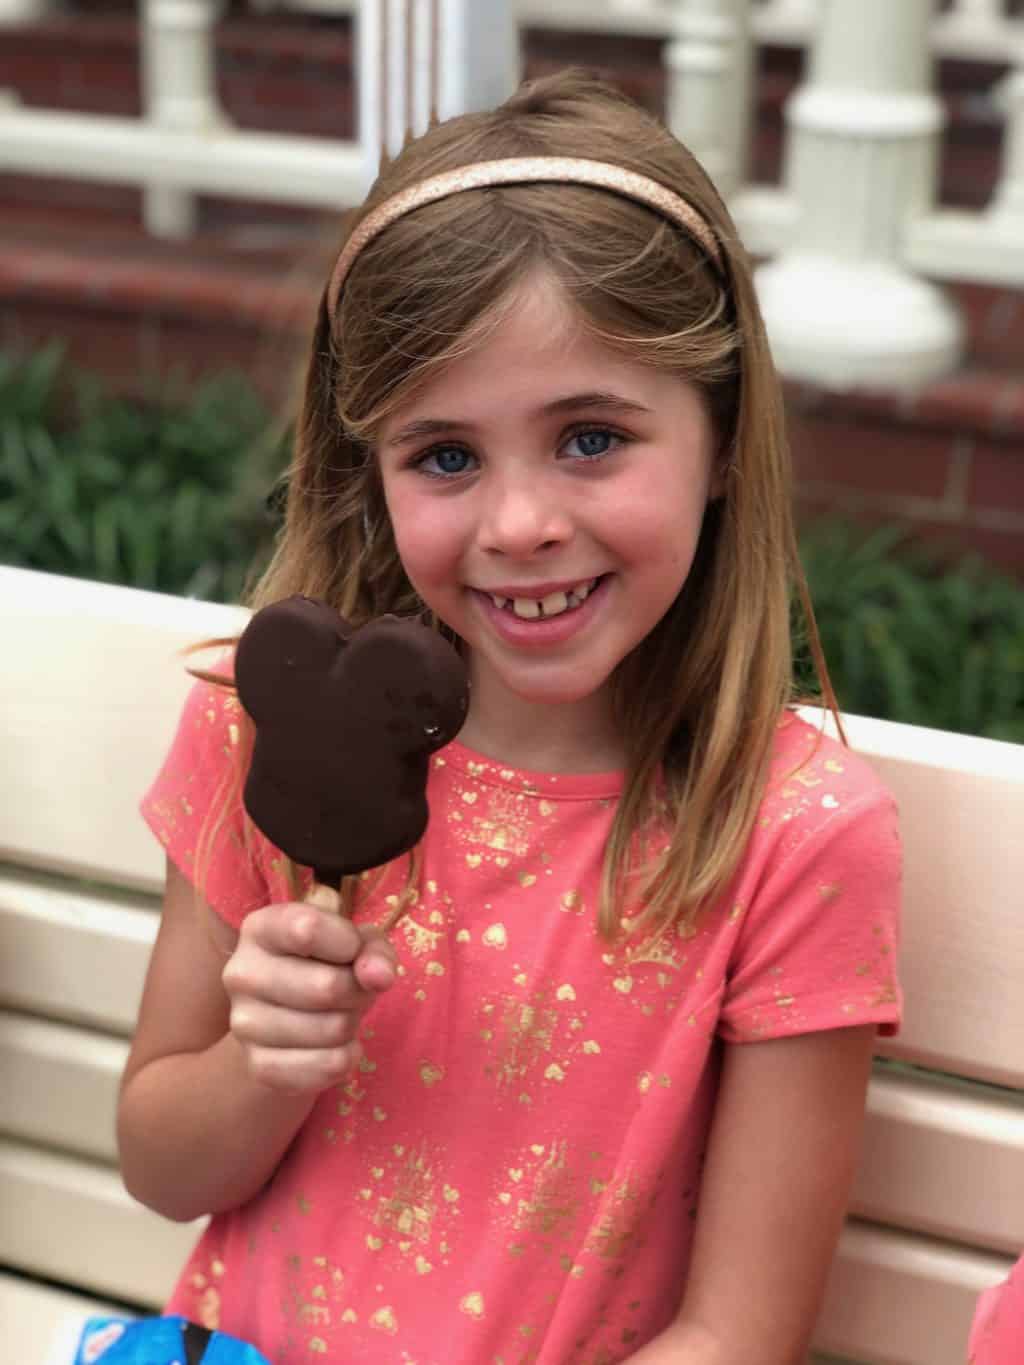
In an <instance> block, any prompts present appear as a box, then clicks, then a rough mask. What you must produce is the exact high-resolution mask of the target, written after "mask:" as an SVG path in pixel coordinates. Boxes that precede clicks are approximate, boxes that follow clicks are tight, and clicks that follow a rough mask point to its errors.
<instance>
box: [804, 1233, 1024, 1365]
mask: <svg viewBox="0 0 1024 1365" xmlns="http://www.w3.org/2000/svg"><path fill="white" fill-rule="evenodd" d="M1011 1265H1012V1261H1011V1260H1010V1259H1009V1258H1008V1257H1000V1256H992V1255H989V1254H986V1253H982V1252H977V1251H971V1250H967V1249H965V1248H962V1247H956V1246H949V1245H947V1244H946V1243H943V1242H938V1241H930V1240H928V1239H926V1238H919V1237H908V1236H903V1235H901V1234H898V1233H892V1232H888V1231H886V1230H885V1229H883V1228H878V1227H875V1226H873V1225H872V1224H870V1223H860V1222H856V1221H850V1222H848V1223H847V1225H846V1227H845V1228H844V1230H843V1235H842V1239H841V1241H840V1245H839V1253H838V1255H837V1256H836V1259H835V1263H834V1265H833V1268H832V1274H831V1276H830V1278H829V1283H828V1288H827V1291H826V1295H825V1302H824V1305H823V1309H822V1313H821V1317H820V1318H819V1321H818V1328H817V1331H816V1332H815V1334H814V1345H815V1346H816V1347H817V1348H818V1349H820V1350H825V1351H831V1352H834V1353H836V1354H837V1355H841V1356H844V1357H849V1358H851V1359H854V1360H863V1361H870V1362H871V1365H964V1361H965V1359H966V1354H967V1337H968V1334H969V1331H970V1324H971V1319H972V1317H973V1314H974V1308H975V1304H976V1302H977V1298H978V1295H979V1294H980V1293H981V1292H982V1290H984V1289H988V1288H989V1287H990V1286H992V1285H994V1284H999V1283H1000V1281H1002V1280H1004V1279H1005V1278H1006V1276H1007V1275H1008V1274H1009V1272H1010V1267H1011Z"/></svg>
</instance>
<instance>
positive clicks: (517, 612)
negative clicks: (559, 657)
mask: <svg viewBox="0 0 1024 1365" xmlns="http://www.w3.org/2000/svg"><path fill="white" fill-rule="evenodd" d="M600 581H601V580H600V578H587V579H584V580H583V581H582V582H581V583H576V584H575V585H574V586H573V587H571V588H570V589H569V590H568V591H567V592H553V593H549V594H548V596H547V597H500V596H499V595H498V594H496V593H493V592H491V593H488V594H487V596H488V597H489V598H490V599H491V601H492V602H493V603H494V605H495V606H496V607H498V608H499V610H501V611H507V612H510V613H511V614H512V615H513V616H518V617H519V619H520V620H521V621H546V620H550V619H551V617H553V616H562V615H564V614H565V612H567V611H572V610H574V608H576V607H582V605H583V603H584V602H585V601H586V600H587V598H588V597H589V596H590V594H591V593H592V592H593V591H594V589H595V588H596V587H597V585H598V583H599V582H600Z"/></svg>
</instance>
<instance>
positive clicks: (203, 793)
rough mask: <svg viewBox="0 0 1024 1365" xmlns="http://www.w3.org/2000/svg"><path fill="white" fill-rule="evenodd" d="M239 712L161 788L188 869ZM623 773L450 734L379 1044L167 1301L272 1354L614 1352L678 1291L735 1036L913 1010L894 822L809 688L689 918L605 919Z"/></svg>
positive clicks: (211, 875)
mask: <svg viewBox="0 0 1024 1365" xmlns="http://www.w3.org/2000/svg"><path fill="white" fill-rule="evenodd" d="M236 721H237V702H236V701H235V700H234V698H232V697H230V696H226V695H224V694H220V693H217V692H215V691H213V690H212V689H210V688H209V687H207V686H205V685H199V686H197V687H196V689H195V690H194V691H193V693H192V695H191V698H190V700H189V702H188V705H187V707H186V710H185V713H184V716H183V719H182V722H181V726H180V729H179V731H178V735H177V738H176V740H175V742H174V745H173V747H172V749H171V752H170V754H169V756H168V759H167V761H166V764H165V766H164V768H163V770H162V772H161V773H160V775H159V777H158V778H157V780H156V783H155V785H154V786H153V788H152V790H151V791H150V793H149V794H148V796H147V797H146V799H145V801H144V805H143V810H144V814H145V817H146V819H147V820H148V822H149V823H150V825H151V826H152V828H153V829H154V831H155V832H156V833H157V835H158V836H159V838H160V839H161V840H162V842H163V843H164V845H165V847H166V848H167V851H168V853H169V855H170V856H171V858H172V859H174V861H175V862H176V863H177V864H178V865H179V866H180V867H181V868H182V870H183V871H184V872H185V873H186V874H189V875H192V876H195V867H196V851H197V848H198V843H199V831H200V828H201V825H202V822H203V819H204V817H205V815H206V814H207V811H208V809H209V807H210V803H211V800H212V798H213V793H214V792H215V790H216V789H217V787H218V785H219V783H220V782H221V779H222V775H223V773H224V770H225V765H226V764H227V763H228V762H229V755H230V751H231V746H232V742H233V734H234V733H235V732H234V731H233V730H232V727H233V726H234V725H235V724H236ZM794 770H795V771H794ZM621 783H622V779H621V775H620V774H617V773H610V774H599V775H587V776H564V775H561V776H555V775H550V774H538V773H528V772H522V771H518V770H516V769H514V768H510V767H506V766H505V765H503V764H500V763H495V762H493V761H490V760H488V759H485V758H483V757H481V756H479V755H477V754H474V753H472V752H470V751H469V750H467V749H466V748H464V747H463V746H462V745H460V744H459V743H457V742H456V743H453V744H451V745H449V746H448V747H447V748H446V749H444V750H442V751H441V753H440V754H438V755H436V756H435V758H434V760H433V762H432V766H431V772H430V784H429V791H428V795H429V801H430V809H431V820H430V825H429V828H428V831H427V834H426V836H425V838H424V841H423V844H422V876H421V880H420V883H419V894H418V897H417V899H416V901H415V903H414V904H413V906H412V907H411V908H410V909H409V910H408V911H407V912H406V914H405V916H404V918H403V919H402V921H401V922H400V924H399V925H398V927H397V928H396V929H395V930H394V931H393V933H392V938H393V940H394V942H395V945H396V947H397V949H398V952H399V957H400V963H401V965H400V968H399V980H398V981H397V982H396V984H395V986H394V987H393V988H392V990H390V991H389V992H388V993H387V994H386V995H385V996H383V997H382V998H381V999H380V1000H379V1001H378V1002H377V1003H376V1004H375V1005H374V1007H373V1009H372V1010H371V1012H370V1013H369V1015H368V1016H367V1018H366V1021H365V1024H364V1027H363V1031H362V1035H361V1036H362V1039H363V1043H364V1046H365V1052H366V1056H365V1059H364V1061H363V1062H362V1064H361V1067H360V1070H359V1071H358V1073H357V1075H356V1076H355V1077H354V1079H352V1080H350V1081H349V1082H347V1083H346V1084H343V1085H340V1086H337V1087H334V1088H332V1089H329V1090H327V1091H325V1092H324V1093H323V1094H322V1095H321V1096H320V1098H319V1099H318V1101H317V1103H316V1105H315V1107H314V1109H313V1111H312V1113H311V1114H310V1117H309V1119H308V1120H307V1122H306V1124H305V1125H304V1127H303V1129H302V1131H301V1132H300V1133H299V1134H298V1136H297V1137H296V1139H295V1141H294V1142H293V1144H292V1146H291V1147H290V1149H289V1151H288V1152H287V1154H286V1156H285V1157H284V1159H283V1160H282V1162H281V1164H280V1166H279V1167H278V1169H277V1171H276V1173H275V1175H274V1178H273V1180H272V1181H271V1182H270V1183H269V1184H268V1185H267V1187H266V1188H265V1189H264V1190H263V1191H262V1192H261V1193H260V1194H259V1195H257V1196H256V1197H255V1198H254V1199H253V1200H251V1201H250V1203H249V1204H247V1205H246V1206H245V1207H243V1208H240V1209H236V1210H234V1211H233V1212H231V1213H227V1214H222V1215H219V1216H217V1217H215V1218H214V1219H213V1220H212V1223H211V1225H210V1227H209V1229H208V1230H207V1231H206V1232H205V1234H204V1235H203V1237H202V1239H201V1240H200V1242H199V1244H198V1246H197V1248H196V1250H195V1253H194V1254H193V1256H192V1258H191V1259H190V1261H189V1263H188V1265H187V1267H186V1268H185V1271H184V1272H183V1275H182V1277H181V1280H180V1282H179V1284H178V1287H177V1289H176V1290H175V1293H174V1296H173V1298H172V1300H171V1302H170V1304H169V1310H170V1311H174V1312H180V1313H184V1314H186V1315H187V1316H189V1317H191V1318H193V1319H195V1320H198V1321H199V1322H201V1323H204V1324H206V1325H208V1326H220V1327H221V1328H222V1329H224V1330H226V1331H228V1332H232V1333H235V1334H237V1335H239V1336H242V1337H244V1338H246V1339H248V1340H250V1341H252V1342H253V1343H254V1344H255V1345H257V1346H258V1347H260V1349H262V1350H263V1351H264V1352H265V1353H266V1355H267V1356H268V1357H269V1358H270V1359H271V1360H272V1361H273V1362H274V1365H299V1362H317V1361H320V1360H322V1359H324V1358H325V1357H326V1358H327V1359H328V1360H330V1361H336V1362H338V1365H342V1362H344V1363H345V1365H348V1362H353V1363H354V1362H362V1361H367V1362H369V1361H372V1362H374V1365H385V1363H390V1362H394V1365H399V1363H402V1365H413V1362H415V1365H434V1363H435V1362H436V1365H441V1362H444V1365H448V1363H449V1362H451V1361H460V1362H467V1365H468V1363H469V1362H488V1365H490V1362H493V1361H502V1362H505V1365H512V1362H522V1361H531V1362H539V1363H540V1365H598V1363H599V1362H600V1363H601V1365H612V1363H613V1362H616V1361H620V1360H623V1359H625V1358H626V1357H627V1356H629V1355H631V1354H632V1353H633V1352H635V1351H636V1350H638V1349H639V1347H640V1346H641V1345H642V1344H643V1343H644V1342H645V1341H647V1340H648V1339H650V1338H651V1337H652V1336H654V1335H655V1334H656V1333H657V1332H658V1331H660V1330H661V1329H662V1328H664V1327H665V1326H666V1325H667V1324H668V1323H669V1322H670V1321H671V1320H672V1318H673V1317H674V1315H675V1312H676V1311H677V1307H678V1304H679V1301H680V1296H681V1292H682V1288H683V1285H684V1282H685V1278H686V1272H687V1266H688V1262H689V1253H690V1241H691V1233H692V1228H693V1224H694V1220H695V1218H696V1213H697V1205H698V1197H699V1192H700V1171H701V1161H702V1156H703V1152H704V1148H705V1143H706V1140H707V1134H708V1127H709V1121H710V1116H711V1112H712V1108H713V1105H714V1101H715V1094H716V1089H717V1084H718V1078H719V1071H720V1062H721V1055H722V1047H723V1044H726V1043H747V1042H752V1041H755V1040H758V1039H767V1038H776V1037H781V1036H784V1035H789V1034H799V1033H806V1032H809V1031H812V1030H819V1029H831V1028H839V1027H842V1026H844V1025H858V1024H867V1023H873V1024H876V1025H879V1026H880V1027H881V1029H882V1031H884V1032H889V1033H891V1032H892V1031H893V1030H894V1028H895V1025H896V1023H897V1021H898V1018H899V1011H900V993H899V987H898V984H897V980H896V975H895V968H896V947H897V910H898V899H899V872H900V853H899V840H898V833H897V824H896V814H895V809H894V805H893V802H892V799H891V798H890V796H889V795H888V794H887V792H886V791H885V789H884V788H883V787H882V786H881V785H880V783H879V782H878V780H877V779H876V777H875V776H874V775H873V774H872V773H871V771H870V770H869V769H868V767H867V766H866V765H865V764H864V762H863V761H861V760H860V759H858V758H856V757H855V756H854V755H852V754H850V753H849V752H847V751H846V750H844V749H842V748H841V747H839V746H838V745H837V744H835V743H834V742H832V741H830V740H828V739H819V736H818V734H817V732H816V731H815V730H814V729H812V728H811V727H809V726H808V725H806V724H805V723H804V722H803V721H802V720H800V719H799V718H797V717H796V716H793V715H786V716H785V717H784V718H783V720H782V721H781V722H780V725H779V729H778V736H777V744H776V752H775V758H774V763H773V775H772V780H771V784H770V789H769V791H768V793H767V795H766V797H765V799H764V801H763V804H762V807H761V810H760V812H759V815H758V818H757V822H756V825H755V828H754V833H753V835H752V837H751V840H750V844H749V848H748V849H747V852H746V854H745V857H744V859H743V862H742V864H741V866H740V868H739V870H738V872H737V874H736V876H735V877H734V879H733V882H732V884H731V886H730V889H729V891H728V893H727V894H726V895H724V896H723V897H722V898H721V900H720V901H719V902H718V903H717V904H716V905H714V906H713V907H711V908H709V909H708V910H707V911H706V912H705V913H704V914H703V916H702V917H701V919H700V921H699V923H698V926H697V928H696V929H695V930H688V931H677V932H672V933H671V934H669V935H667V936H666V937H664V938H663V939H662V940H661V941H659V942H651V941H644V940H643V939H640V938H637V937H630V938H626V939H624V940H622V941H621V942H619V943H617V944H615V945H609V944H608V943H607V942H606V941H604V940H602V939H601V938H600V937H599V936H598V935H597V932H596V929H595V919H594V913H595V906H596V903H597V899H598V887H599V879H600V871H601V864H602V858H603V853H604V848H605V842H606V840H607V837H608V832H609V829H610V826H611V822H612V817H613V814H614V807H615V802H616V798H617V796H618V794H619V792H620V788H621ZM241 828H242V827H241V819H240V816H239V815H238V813H237V812H236V813H235V815H234V817H233V818H232V819H231V820H229V821H228V822H227V823H226V824H225V825H224V827H223V828H222V829H221V831H220V834H219V836H218V838H217V840H216V841H215V845H214V848H213V852H212V856H211V859H210V863H209V872H208V876H207V879H206V882H205V887H204V890H205V894H206V897H207V899H208V900H209V902H210V903H211V905H212V906H213V907H214V909H215V910H216V911H217V912H218V913H219V914H220V915H222V916H223V917H224V919H225V920H227V921H228V922H229V923H230V924H232V925H238V924H239V923H240V922H241V920H242V918H243V917H244V915H245V914H246V913H247V912H248V911H249V910H251V909H253V908H255V907H256V906H260V905H264V904H267V903H268V902H272V901H274V900H280V899H284V898H287V896H288V891H287V887H286V885H285V883H284V881H283V877H282V873H281V867H280V862H279V857H278V855H277V853H276V851H275V850H273V849H272V848H271V847H270V846H269V845H267V844H266V843H265V841H263V840H262V839H260V838H257V839H256V840H255V848H254V854H255V856H254V858H253V859H252V861H250V860H249V857H248V855H247V852H246V848H245V841H244V839H243V837H242V833H241ZM406 867H407V861H406V860H400V861H399V862H398V863H396V864H392V865H390V866H389V867H388V869H386V871H385V873H384V875H383V878H382V880H381V881H380V882H379V883H378V884H376V885H372V884H371V882H369V881H367V883H366V885H367V887H368V888H369V889H368V891H367V894H366V895H365V898H364V899H363V901H362V903H361V905H360V907H359V909H358V910H357V913H356V918H357V919H358V920H360V921H363V920H365V921H370V922H372V921H377V920H380V919H381V918H382V917H383V916H384V915H385V914H386V913H387V911H388V909H389V898H391V897H394V896H395V895H396V894H397V893H398V891H399V890H400V889H401V887H402V886H403V885H404V881H405V874H406ZM392 903H393V901H392Z"/></svg>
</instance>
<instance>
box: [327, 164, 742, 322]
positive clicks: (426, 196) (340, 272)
mask: <svg viewBox="0 0 1024 1365" xmlns="http://www.w3.org/2000/svg"><path fill="white" fill-rule="evenodd" d="M558 180H562V181H566V182H567V183H569V184H574V185H594V186H596V187H597V188H598V189H602V190H611V191H613V192H614V193H615V194H621V195H623V196H624V197H625V198H626V199H636V200H638V201H639V202H640V203H641V204H646V205H647V206H648V208H652V209H656V210H657V211H658V212H659V213H660V214H662V215H663V216H664V217H665V218H668V219H670V220H671V221H672V222H674V223H678V224H679V226H680V227H682V228H685V229H686V231H687V232H689V233H690V235H691V236H692V237H695V238H696V239H697V241H698V242H699V243H700V245H701V246H702V247H703V248H704V250H705V252H706V253H707V255H708V256H710V257H711V259H712V260H713V261H714V263H715V265H716V266H717V267H718V269H719V270H720V271H721V270H722V269H723V268H724V267H723V261H722V250H721V247H720V246H719V244H718V242H717V241H716V239H715V235H714V233H713V232H712V230H711V227H710V225H709V224H708V223H707V222H706V220H705V219H704V218H702V217H701V216H700V214H699V213H698V212H697V210H696V209H695V208H693V207H692V205H690V204H688V203H687V202H686V200H685V199H681V198H680V197H679V195H678V194H674V193H673V192H672V190H669V189H666V188H665V186H664V185H661V184H659V183H658V181H656V180H650V179H648V177H647V176H646V175H639V174H638V173H637V172H636V171H627V170H626V169H625V168H624V167H622V166H614V165H612V164H611V163H610V162H607V161H587V160H585V159H583V158H580V157H574V156H525V157H508V158H505V159H504V160H501V161H478V162H476V163H475V164H474V165H470V166H460V167H459V169H458V170H457V171H446V172H444V174H443V175H434V176H431V177H430V179H429V180H422V181H421V182H420V183H419V184H418V185H411V186H410V187H409V189H407V190H402V191H401V192H400V193H398V194H396V195H393V196H392V197H391V198H390V199H385V201H384V203H383V204H381V205H379V206H378V207H377V208H375V209H374V210H373V211H372V212H371V213H368V214H367V215H366V217H365V218H364V219H363V221H362V222H361V223H360V224H359V226H358V227H357V228H356V230H355V231H354V232H353V233H352V236H351V237H350V238H349V239H348V241H347V242H346V243H345V245H344V247H343V248H342V251H341V255H340V256H339V257H338V263H337V265H335V267H334V274H333V275H332V276H331V281H330V284H329V285H328V286H327V308H328V312H329V314H330V315H331V316H332V317H333V315H334V310H335V309H336V308H337V306H338V295H339V294H340V293H341V286H342V285H343V284H344V282H345V277H346V276H347V275H348V272H349V271H350V270H351V268H352V263H353V261H354V260H355V259H356V257H357V256H358V255H359V253H360V251H362V249H363V247H364V246H366V245H367V244H368V243H369V242H372V241H373V239H374V238H375V237H377V236H379V234H380V233H382V232H383V231H384V229H385V228H387V227H390V226H391V224H392V223H393V222H395V221H396V220H397V219H398V218H401V217H403V216H404V215H405V214H407V213H412V212H413V210H414V209H419V208H423V206H424V205H425V204H433V203H435V202H436V201H437V200H438V199H446V198H447V197H448V196H449V195H451V194H460V193H461V192H462V191H463V190H478V189H482V188H484V187H485V186H488V185H522V184H528V183H530V182H537V181H558Z"/></svg>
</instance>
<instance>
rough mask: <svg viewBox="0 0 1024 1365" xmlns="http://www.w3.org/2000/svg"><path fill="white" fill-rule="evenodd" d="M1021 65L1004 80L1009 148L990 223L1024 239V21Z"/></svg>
mask: <svg viewBox="0 0 1024 1365" xmlns="http://www.w3.org/2000/svg"><path fill="white" fill-rule="evenodd" d="M1016 57H1017V67H1016V69H1015V70H1014V71H1013V73H1012V74H1011V75H1010V76H1009V77H1008V78H1007V80H1006V81H1005V82H1004V83H1003V87H1002V89H1001V91H1000V102H1001V103H1002V105H1003V107H1004V109H1005V111H1006V149H1005V152H1004V155H1003V168H1002V174H1001V177H1000V180H999V185H998V187H997V188H996V193H995V198H994V200H993V203H992V208H991V211H990V213H989V215H988V226H989V227H990V228H991V229H993V230H994V231H995V232H996V233H997V234H998V235H999V236H1000V237H1005V238H1007V239H1010V238H1013V239H1014V240H1016V241H1017V242H1020V241H1024V24H1022V25H1021V37H1020V42H1019V44H1018V45H1017V49H1016Z"/></svg>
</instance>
